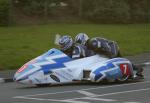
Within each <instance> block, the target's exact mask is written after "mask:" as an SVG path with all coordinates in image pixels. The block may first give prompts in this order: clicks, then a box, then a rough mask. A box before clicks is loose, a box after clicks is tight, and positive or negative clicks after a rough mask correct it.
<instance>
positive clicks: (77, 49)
mask: <svg viewBox="0 0 150 103" xmlns="http://www.w3.org/2000/svg"><path fill="white" fill-rule="evenodd" d="M59 45H60V50H61V51H63V52H64V53H65V54H67V55H68V56H69V57H71V58H73V59H77V58H84V57H87V56H90V55H92V54H91V53H90V51H89V50H87V48H86V46H84V45H81V44H75V43H74V42H73V39H72V38H71V36H68V35H65V36H62V37H61V38H60V39H59Z"/></svg>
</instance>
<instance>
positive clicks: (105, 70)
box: [14, 49, 133, 84]
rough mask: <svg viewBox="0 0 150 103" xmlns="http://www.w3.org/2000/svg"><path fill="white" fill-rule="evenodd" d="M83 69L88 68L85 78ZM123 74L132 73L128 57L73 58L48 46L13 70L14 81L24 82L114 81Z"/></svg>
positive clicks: (98, 56) (97, 56) (96, 56)
mask: <svg viewBox="0 0 150 103" xmlns="http://www.w3.org/2000/svg"><path fill="white" fill-rule="evenodd" d="M83 71H90V75H89V77H88V78H84V72H83ZM124 75H133V71H132V66H131V63H130V61H129V60H127V59H124V58H114V59H108V58H106V57H104V56H101V55H95V56H91V57H86V58H82V59H76V60H74V59H72V58H70V57H68V56H67V55H66V54H64V53H63V52H61V51H60V50H57V49H51V50H49V51H48V52H46V53H45V54H43V55H41V56H39V57H37V58H35V59H33V60H31V61H29V62H28V63H26V64H25V65H23V66H22V67H21V68H20V69H19V70H18V71H17V72H16V74H15V76H14V80H15V81H17V82H20V83H25V84H49V83H50V84H58V83H61V84H63V83H71V82H74V80H79V81H80V80H83V79H86V80H89V81H93V82H100V81H102V80H103V79H107V80H115V79H121V78H122V77H123V76H124Z"/></svg>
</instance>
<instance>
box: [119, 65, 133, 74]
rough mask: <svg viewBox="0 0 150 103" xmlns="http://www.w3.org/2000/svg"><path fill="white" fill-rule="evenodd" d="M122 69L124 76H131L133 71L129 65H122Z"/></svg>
mask: <svg viewBox="0 0 150 103" xmlns="http://www.w3.org/2000/svg"><path fill="white" fill-rule="evenodd" d="M120 69H121V72H122V74H123V75H130V74H131V71H130V67H129V64H127V63H126V64H120Z"/></svg>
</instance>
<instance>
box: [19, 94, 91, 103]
mask: <svg viewBox="0 0 150 103" xmlns="http://www.w3.org/2000/svg"><path fill="white" fill-rule="evenodd" d="M16 98H18V99H29V100H39V101H54V102H67V103H90V102H84V101H74V100H55V99H43V98H29V97H23V96H17V97H16Z"/></svg>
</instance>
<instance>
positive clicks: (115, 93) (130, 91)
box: [68, 88, 150, 100]
mask: <svg viewBox="0 0 150 103" xmlns="http://www.w3.org/2000/svg"><path fill="white" fill-rule="evenodd" d="M147 90H150V88H145V89H136V90H129V91H122V92H114V93H106V94H100V95H96V96H90V97H91V98H93V97H102V96H110V95H117V94H125V93H132V92H140V91H147ZM84 98H85V99H86V98H87V97H81V98H73V99H68V100H77V99H84Z"/></svg>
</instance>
